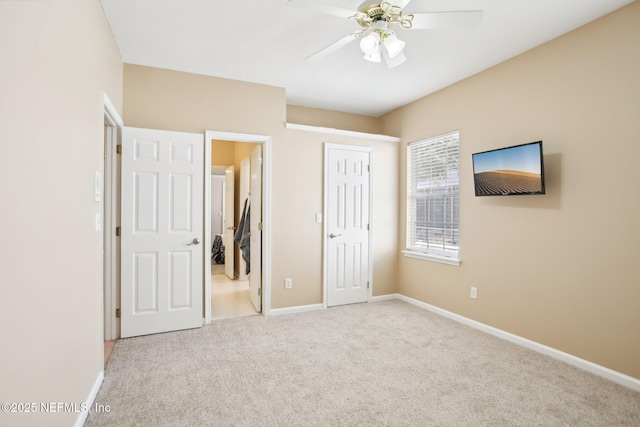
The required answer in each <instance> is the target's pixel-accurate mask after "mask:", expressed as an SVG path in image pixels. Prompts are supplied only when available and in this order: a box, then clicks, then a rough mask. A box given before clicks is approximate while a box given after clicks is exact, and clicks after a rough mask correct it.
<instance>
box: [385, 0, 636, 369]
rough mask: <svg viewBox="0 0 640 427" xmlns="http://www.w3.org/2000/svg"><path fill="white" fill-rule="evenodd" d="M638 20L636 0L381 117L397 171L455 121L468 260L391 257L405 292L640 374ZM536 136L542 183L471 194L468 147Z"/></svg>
mask: <svg viewBox="0 0 640 427" xmlns="http://www.w3.org/2000/svg"><path fill="white" fill-rule="evenodd" d="M639 24H640V3H638V2H635V3H632V4H631V5H629V6H627V7H625V8H623V9H621V10H619V11H617V12H614V13H612V14H611V15H609V16H606V17H604V18H602V19H600V20H598V21H596V22H594V23H591V24H589V25H587V26H585V27H582V28H580V29H578V30H576V31H574V32H572V33H569V34H567V35H565V36H562V37H560V38H558V39H556V40H554V41H551V42H550V43H547V44H545V45H543V46H541V47H538V48H536V49H534V50H531V51H529V52H527V53H525V54H523V55H521V56H519V57H516V58H514V59H512V60H510V61H507V62H505V63H503V64H501V65H498V66H496V67H494V68H492V69H490V70H487V71H485V72H483V73H481V74H478V75H476V76H474V77H471V78H469V79H467V80H465V81H463V82H460V83H458V84H456V85H453V86H451V87H449V88H447V89H444V90H442V91H440V92H438V93H436V94H433V95H431V96H428V97H426V98H423V99H421V100H419V101H417V102H415V103H413V104H411V105H409V106H406V107H403V108H401V109H399V110H397V111H395V112H393V113H391V114H389V115H387V116H386V117H384V119H385V131H386V132H387V133H392V134H393V133H396V132H398V133H401V136H402V139H403V143H402V149H401V153H400V158H401V159H402V161H401V168H400V169H401V176H400V182H401V183H403V182H404V180H405V176H406V175H405V174H406V165H405V163H406V161H405V160H406V144H407V143H408V142H410V141H414V140H417V139H421V138H425V137H428V136H432V135H437V134H440V133H443V132H446V131H449V130H453V129H459V130H460V154H461V172H460V175H461V202H460V205H461V213H460V245H461V258H462V265H461V266H460V267H452V266H448V265H443V264H437V263H433V262H428V261H421V260H416V259H409V258H405V257H403V256H399V272H400V284H399V291H400V293H402V294H404V295H407V296H409V297H412V298H416V299H418V300H420V301H424V302H427V303H429V304H433V305H435V306H438V307H441V308H444V309H446V310H449V311H452V312H454V313H457V314H460V315H462V316H466V317H469V318H471V319H475V320H477V321H480V322H482V323H485V324H488V325H491V326H494V327H497V328H499V329H502V330H505V331H508V332H512V333H514V334H517V335H520V336H522V337H525V338H529V339H531V340H534V341H537V342H539V343H542V344H546V345H548V346H551V347H554V348H556V349H559V350H562V351H565V352H567V353H570V354H573V355H575V356H578V357H580V358H583V359H586V360H589V361H592V362H595V363H597V364H599V365H602V366H605V367H608V368H611V369H613V370H616V371H619V372H622V373H625V374H627V375H630V376H633V377H635V378H640V362H639V361H640V327H639V325H640V286H639V284H640V282H639V277H640V263H638V261H637V255H638V245H639V243H638V242H640V225H639V224H638V218H640V196H639V195H638V194H639V193H638V189H637V188H636V186H637V184H638V178H637V170H638V161H639V159H640V143H639V139H638V137H639V136H640V120H638V119H639V118H640V102H639V100H640V83H639V82H640V80H639V78H638V76H640V54H639V53H640V50H639V41H640V25H639ZM540 139H541V140H543V141H544V142H543V143H544V151H545V157H544V160H545V169H546V170H545V171H546V183H547V194H546V195H544V196H514V197H504V198H501V197H483V198H477V197H474V194H473V176H472V164H471V154H472V153H474V152H478V151H483V150H487V149H493V148H498V147H504V146H508V145H513V144H520V143H526V142H531V141H536V140H540ZM400 201H401V203H400V206H401V214H400V218H401V224H400V229H399V230H400V234H401V238H400V241H401V242H404V238H405V237H404V234H405V233H404V218H405V211H404V206H405V203H406V192H405V188H404V186H403V185H401V199H400ZM471 286H475V287H477V288H478V299H477V300H472V299H470V298H469V288H470V287H471Z"/></svg>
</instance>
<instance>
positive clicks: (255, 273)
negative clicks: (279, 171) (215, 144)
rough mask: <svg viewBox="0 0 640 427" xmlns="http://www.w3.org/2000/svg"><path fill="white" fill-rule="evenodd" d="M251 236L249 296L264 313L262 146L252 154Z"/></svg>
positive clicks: (258, 309) (257, 147)
mask: <svg viewBox="0 0 640 427" xmlns="http://www.w3.org/2000/svg"><path fill="white" fill-rule="evenodd" d="M250 170H251V179H250V181H251V220H250V228H249V230H250V231H251V236H250V239H249V242H250V243H249V244H250V246H249V247H250V251H251V258H250V269H251V271H250V273H249V294H250V296H251V302H252V303H253V306H254V307H255V308H256V311H257V312H258V313H260V312H261V311H262V145H257V146H256V148H254V149H253V151H252V152H251V169H250Z"/></svg>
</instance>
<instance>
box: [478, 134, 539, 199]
mask: <svg viewBox="0 0 640 427" xmlns="http://www.w3.org/2000/svg"><path fill="white" fill-rule="evenodd" d="M472 157H473V180H474V184H475V191H476V196H514V195H528V194H544V164H543V158H542V141H537V142H530V143H528V144H522V145H514V146H512V147H505V148H498V149H496V150H491V151H483V152H481V153H475V154H473V155H472Z"/></svg>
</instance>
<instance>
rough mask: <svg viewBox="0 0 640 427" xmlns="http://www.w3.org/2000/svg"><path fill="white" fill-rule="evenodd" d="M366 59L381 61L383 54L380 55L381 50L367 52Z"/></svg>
mask: <svg viewBox="0 0 640 427" xmlns="http://www.w3.org/2000/svg"><path fill="white" fill-rule="evenodd" d="M364 59H366V60H367V61H371V62H380V60H381V59H382V56H381V55H380V50H377V51H375V52H371V53H365V54H364Z"/></svg>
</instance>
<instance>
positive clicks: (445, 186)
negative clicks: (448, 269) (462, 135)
mask: <svg viewBox="0 0 640 427" xmlns="http://www.w3.org/2000/svg"><path fill="white" fill-rule="evenodd" d="M459 166H460V150H459V132H458V131H453V132H449V133H446V134H444V135H439V136H435V137H433V138H428V139H424V140H421V141H416V142H412V143H410V144H409V145H408V147H407V251H406V252H405V253H409V255H410V254H413V255H426V256H424V257H425V258H430V257H433V258H436V259H438V258H450V259H453V260H456V261H457V260H458V236H459V230H458V223H459V215H460V175H459ZM410 256H411V255H410Z"/></svg>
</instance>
